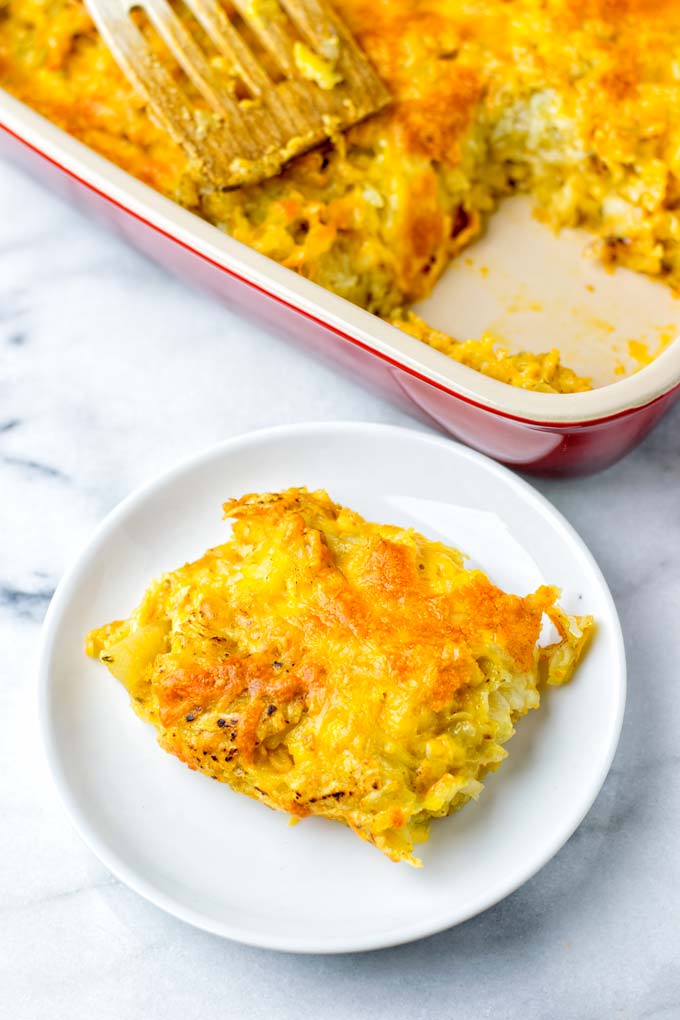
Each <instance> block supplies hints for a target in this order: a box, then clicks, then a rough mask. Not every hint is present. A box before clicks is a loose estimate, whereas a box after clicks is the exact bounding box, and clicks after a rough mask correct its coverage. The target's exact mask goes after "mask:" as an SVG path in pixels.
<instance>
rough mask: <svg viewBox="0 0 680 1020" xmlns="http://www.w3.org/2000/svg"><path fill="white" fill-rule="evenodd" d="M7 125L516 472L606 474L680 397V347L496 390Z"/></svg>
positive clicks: (199, 278)
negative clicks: (607, 368)
mask: <svg viewBox="0 0 680 1020" xmlns="http://www.w3.org/2000/svg"><path fill="white" fill-rule="evenodd" d="M0 128H2V130H0V153H2V154H5V155H8V156H10V157H11V158H12V159H14V160H15V161H17V162H19V163H21V164H22V165H25V166H26V168H27V169H29V170H30V171H31V172H33V173H34V174H36V175H37V176H39V177H40V178H43V179H44V180H45V181H46V183H47V184H48V186H49V188H50V189H52V190H54V191H57V192H59V193H61V194H62V195H64V196H65V197H66V198H68V199H69V200H72V201H73V202H74V203H75V204H77V205H79V206H81V207H82V208H83V209H86V210H87V211H91V212H92V213H94V214H96V215H97V216H98V217H99V218H101V219H104V220H105V221H106V222H108V223H109V224H110V225H111V226H112V227H113V228H114V229H115V230H116V231H117V232H118V233H120V234H122V235H123V236H124V237H126V238H127V239H129V240H130V242H131V243H132V244H134V245H135V246H136V247H138V248H139V249H141V250H142V251H143V252H145V253H146V254H147V255H149V256H151V257H152V258H153V259H155V260H156V261H158V262H160V263H162V264H163V265H164V266H165V267H167V268H168V269H169V270H171V271H172V272H173V273H175V274H176V275H178V276H180V277H182V279H184V280H191V281H194V282H195V283H197V284H199V285H201V286H202V287H204V288H206V289H208V290H210V291H212V292H213V293H215V294H217V295H218V296H219V297H220V298H221V299H222V300H223V301H224V302H225V303H227V304H228V305H229V306H230V307H232V308H236V309H239V310H242V311H243V312H244V313H245V314H248V315H250V316H251V317H255V318H257V319H259V320H261V321H264V322H265V323H269V324H270V325H271V326H272V327H273V328H275V329H276V330H277V331H279V332H281V333H284V334H286V335H288V336H290V337H293V338H295V339H296V340H298V341H300V342H301V343H303V344H305V345H307V346H308V347H309V348H311V349H312V350H314V351H315V352H316V353H318V354H320V355H322V356H327V357H328V358H331V359H333V360H334V361H336V362H338V363H339V364H340V365H341V366H342V367H343V368H344V369H345V370H346V371H347V372H349V374H350V375H351V376H352V377H353V378H355V379H356V380H357V381H358V382H360V383H363V384H367V385H371V386H373V387H375V388H377V389H378V390H379V391H380V392H381V393H383V394H385V395H387V396H388V397H389V398H391V399H392V400H396V401H398V402H399V403H400V404H401V405H402V406H406V407H407V408H408V409H410V410H411V411H412V412H413V413H415V414H417V415H418V416H419V417H424V418H425V419H427V420H429V421H430V422H432V423H435V424H436V425H438V426H439V427H440V428H442V429H444V430H445V431H446V432H448V433H449V434H450V435H452V436H455V437H456V438H457V439H459V440H462V441H463V442H465V443H467V444H469V445H470V446H473V447H475V448H476V449H478V450H481V451H483V452H484V453H487V454H489V455H490V456H492V457H495V458H496V459H498V460H500V461H503V462H504V463H506V464H509V465H511V466H513V467H515V468H518V469H521V470H524V471H531V472H536V473H543V474H554V475H569V474H584V473H587V472H592V471H597V470H599V469H601V468H604V467H606V466H607V465H609V464H612V463H613V462H614V461H616V460H617V459H618V458H619V457H621V456H623V454H625V453H626V452H627V451H628V450H630V449H631V448H632V447H633V446H635V445H636V444H637V443H638V442H639V441H640V440H641V439H642V438H643V436H645V435H646V434H647V433H648V432H649V430H650V429H651V428H652V427H653V425H654V424H655V423H656V422H657V421H658V420H659V418H660V417H661V416H662V415H663V414H664V413H665V412H666V411H667V410H668V409H669V408H670V407H671V405H672V404H673V403H674V401H675V400H676V399H677V398H678V397H680V342H678V341H674V342H673V343H671V344H670V346H668V347H667V349H666V350H665V351H664V352H663V353H662V354H660V355H659V357H657V358H656V359H655V360H653V361H652V362H651V364H649V365H647V366H646V367H644V368H643V369H642V370H641V371H639V372H637V373H635V374H633V375H630V376H628V377H626V378H623V379H621V380H620V381H618V382H614V383H611V384H609V385H605V386H602V387H600V388H598V389H594V390H591V391H588V392H584V393H574V394H548V393H535V392H528V391H525V390H520V389H516V388H514V387H511V386H508V385H506V384H504V383H500V382H497V381H496V380H494V379H490V378H488V377H486V376H483V375H481V374H480V373H478V372H475V371H473V370H471V369H469V368H467V367H465V366H463V365H460V364H457V363H456V362H454V361H452V360H451V359H450V358H447V357H446V356H445V355H443V354H441V353H439V352H438V351H435V350H433V349H432V348H430V347H428V346H427V345H426V344H424V343H422V342H420V341H418V340H416V339H414V338H412V337H410V336H408V335H407V334H405V333H403V332H402V331H401V330H399V329H396V328H395V327H394V326H391V325H389V324H387V323H386V322H383V321H382V320H380V319H378V318H377V317H376V316H374V315H372V314H370V313H369V312H366V311H364V310H363V309H361V308H358V307H356V306H354V305H352V304H351V303H350V302H348V301H346V300H344V299H343V298H340V297H338V296H337V295H335V294H331V293H330V292H328V291H326V290H324V289H323V288H321V287H319V286H317V285H316V284H314V283H311V282H310V281H309V280H305V279H303V278H301V277H300V276H298V275H297V274H295V273H294V272H292V271H291V270H289V269H285V268H284V267H282V266H280V265H278V264H277V263H275V262H273V261H272V260H270V259H268V258H266V257H264V256H262V255H260V254H259V253H257V252H255V251H253V250H252V249H250V248H248V247H246V246H244V245H243V244H240V243H239V242H237V241H235V240H234V239H233V238H231V237H229V236H227V235H225V234H224V233H222V232H221V231H219V230H218V229H217V228H216V227H213V226H211V225H210V224H208V223H205V222H204V221H203V220H201V219H200V218H199V217H197V216H195V215H193V214H192V213H190V212H188V211H186V210H185V209H182V208H181V207H179V206H178V205H176V204H175V203H173V202H171V201H170V200H168V199H166V198H164V197H163V196H161V195H159V194H157V193H156V192H154V191H153V190H152V189H150V188H149V187H147V186H146V185H144V184H142V183H140V182H139V181H137V180H135V179H134V178H133V177H131V176H130V175H129V174H127V173H125V172H124V171H122V170H120V169H119V168H118V167H116V166H114V165H113V164H111V163H109V162H108V161H107V160H105V159H103V158H102V157H101V156H99V155H97V154H96V153H94V152H93V151H91V150H90V149H88V148H87V147H85V146H84V145H82V144H81V143H80V142H78V141H76V140H75V139H73V138H71V137H70V136H68V135H67V134H65V133H64V132H63V131H62V130H60V129H59V128H57V127H55V126H54V125H52V124H50V123H49V122H48V121H46V120H45V119H44V118H43V117H41V116H39V115H38V114H36V113H35V112H34V111H32V110H30V109H29V108H28V107H26V106H25V105H24V104H22V103H20V102H18V101H17V100H15V99H14V98H12V97H11V96H9V95H7V94H6V93H5V92H3V91H2V90H0Z"/></svg>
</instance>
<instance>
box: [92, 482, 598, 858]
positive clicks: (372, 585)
mask: <svg viewBox="0 0 680 1020" xmlns="http://www.w3.org/2000/svg"><path fill="white" fill-rule="evenodd" d="M225 509H226V516H227V517H228V518H230V519H231V520H233V521H234V528H233V535H232V538H231V540H230V541H229V542H227V543H226V544H225V545H223V546H220V547H218V548H216V549H213V550H210V551H209V552H207V553H206V554H205V556H204V557H202V559H200V560H198V561H196V562H195V563H192V564H188V565H186V566H185V567H182V568H180V569H179V570H176V571H174V572H173V573H171V574H167V575H165V576H164V577H163V578H161V579H160V580H159V581H158V582H156V583H154V584H153V585H152V586H151V587H150V588H149V590H148V591H147V593H146V595H145V597H144V600H143V601H142V603H141V605H140V607H139V608H138V609H137V610H136V611H135V612H134V613H133V615H132V617H131V618H130V619H129V620H127V621H122V622H119V623H114V624H110V625H108V626H107V627H104V628H101V629H99V630H98V631H94V632H93V633H92V634H91V635H90V637H89V639H88V651H89V652H90V654H92V655H95V656H98V657H99V658H100V659H101V660H102V661H103V662H105V663H106V664H107V665H108V666H109V669H110V670H111V672H112V673H114V675H115V676H117V677H118V678H119V679H120V680H122V682H123V683H124V684H125V685H126V687H127V688H128V690H129V692H130V694H131V696H132V700H133V706H134V707H135V709H136V710H137V711H138V712H139V714H140V715H141V716H142V717H143V718H145V719H148V720H149V721H151V722H152V723H153V724H154V726H155V727H156V729H157V731H158V734H159V740H160V743H161V745H162V746H163V747H164V748H165V749H166V750H167V751H169V752H171V753H172V754H175V755H177V757H179V758H180V759H181V760H182V761H184V762H186V763H187V764H188V765H189V767H190V768H193V769H199V770H200V771H202V772H204V773H207V774H208V775H210V776H212V777H214V778H216V779H219V780H222V781H224V782H227V783H229V784H230V785H231V786H232V787H233V788H234V789H236V790H239V791H241V792H244V793H247V794H249V795H250V796H253V797H256V798H257V799H259V800H262V801H263V802H264V803H266V804H268V805H269V806H270V807H274V808H279V809H282V810H284V811H288V812H290V813H291V814H292V815H294V816H297V817H304V816H305V815H308V814H310V813H312V814H320V815H324V816H326V817H328V818H332V819H335V820H338V821H342V822H344V823H345V824H347V825H349V826H350V827H351V828H352V829H353V830H354V831H355V832H356V833H357V834H358V835H359V836H361V837H362V838H363V839H366V840H369V841H370V842H372V843H374V844H375V845H376V846H378V847H379V848H380V849H382V850H383V851H384V852H385V853H386V854H388V856H390V857H392V858H393V859H394V860H409V861H411V862H412V863H413V862H414V861H415V859H414V858H413V857H412V848H413V843H414V841H417V840H422V839H424V838H426V837H427V830H428V824H429V819H430V817H432V816H433V815H439V814H447V813H448V812H449V811H452V810H455V809H456V808H458V807H460V806H462V804H464V803H465V802H466V801H467V800H468V799H469V798H470V797H476V796H477V795H478V794H479V792H480V790H481V779H482V777H483V775H484V773H485V772H486V771H488V770H489V769H494V768H496V767H497V766H498V764H499V763H500V761H501V760H502V758H503V757H504V755H505V752H504V751H503V749H502V744H503V743H504V742H505V741H506V740H507V739H509V737H510V736H511V735H512V732H513V723H514V720H515V719H516V718H517V717H518V716H519V715H521V714H523V713H524V712H525V711H527V710H528V709H529V708H532V707H536V706H537V705H538V700H539V697H538V691H537V687H538V684H539V682H540V680H541V678H542V677H544V678H545V679H547V680H548V682H551V683H563V682H565V681H566V680H567V679H569V677H570V675H571V673H572V671H573V669H574V667H575V665H576V662H577V660H578V657H579V655H580V653H581V650H582V648H583V645H584V643H585V641H586V639H587V636H588V632H589V630H590V627H591V625H592V621H591V620H590V619H589V618H584V619H576V618H570V617H567V616H565V614H564V613H562V612H561V610H559V609H558V608H557V606H556V605H555V601H556V597H557V594H558V593H557V591H556V590H555V589H554V588H547V587H544V588H539V589H538V591H537V592H535V593H534V594H533V595H530V596H528V597H527V598H519V597H517V596H515V595H510V594H507V593H505V592H503V591H501V590H500V589H499V588H497V587H495V586H494V585H493V584H492V583H491V582H490V581H489V579H488V578H487V577H486V576H485V575H484V574H482V573H481V572H480V571H473V570H466V569H465V568H464V566H463V562H462V557H461V555H460V554H459V553H458V552H457V551H456V550H454V549H450V548H447V547H445V546H443V545H441V544H440V543H437V542H430V541H428V540H427V539H425V538H423V537H422V536H421V535H419V534H417V533H415V532H413V531H408V530H404V529H401V528H396V527H390V526H387V525H378V524H370V523H368V522H366V521H364V520H363V519H362V518H361V517H360V516H359V515H358V514H355V513H353V512H352V511H350V510H347V509H346V508H343V507H341V506H338V505H337V504H334V503H333V502H332V501H331V500H330V499H329V497H328V496H327V495H326V493H324V492H317V493H308V492H307V491H306V490H304V489H291V490H288V491H287V492H283V493H278V494H269V495H252V496H245V497H243V498H241V499H239V500H231V501H230V502H229V503H227V504H226V506H225ZM544 615H545V616H547V617H548V618H549V619H551V620H552V621H553V623H554V624H555V625H556V627H557V628H558V631H559V639H558V641H557V642H556V643H555V644H554V645H552V646H550V647H548V648H540V647H539V645H538V639H539V635H540V632H541V627H542V623H543V619H544Z"/></svg>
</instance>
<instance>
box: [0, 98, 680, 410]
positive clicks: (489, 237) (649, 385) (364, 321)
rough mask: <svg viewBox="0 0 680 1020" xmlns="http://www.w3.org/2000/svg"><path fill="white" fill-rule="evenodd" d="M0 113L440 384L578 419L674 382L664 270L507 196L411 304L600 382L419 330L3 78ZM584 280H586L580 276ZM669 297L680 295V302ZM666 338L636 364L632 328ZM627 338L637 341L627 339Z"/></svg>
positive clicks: (147, 216)
mask: <svg viewBox="0 0 680 1020" xmlns="http://www.w3.org/2000/svg"><path fill="white" fill-rule="evenodd" d="M0 124H2V125H4V126H5V127H7V128H8V129H9V130H10V131H12V132H14V133H15V134H16V135H18V136H19V137H20V138H22V139H24V140H25V141H26V142H28V144H29V145H31V146H33V147H34V148H35V149H37V150H39V151H40V152H41V153H43V154H44V155H46V156H48V157H49V158H50V159H52V160H54V161H55V162H56V163H57V164H59V165H60V166H61V167H63V168H64V169H66V170H68V171H69V172H70V173H72V174H73V175H74V176H76V177H77V178H79V179H80V180H82V181H83V182H85V183H87V184H89V185H91V186H92V187H94V188H96V189H97V190H98V191H100V192H102V193H103V194H105V195H107V196H109V197H110V198H112V199H113V200H114V201H115V202H117V203H119V204H120V205H122V206H124V207H125V208H126V209H128V210H129V211H130V212H132V213H133V214H135V215H136V216H139V217H141V218H143V219H144V220H146V221H147V222H149V223H151V224H152V225H153V226H155V227H157V228H159V229H160V230H162V231H164V232H165V233H167V234H170V235H171V236H173V237H175V238H176V239H177V240H179V241H180V242H182V243H183V244H185V245H187V246H188V247H190V248H192V249H194V250H195V251H197V252H198V253H200V254H201V255H203V256H205V257H207V258H208V259H210V260H212V261H214V262H216V263H218V264H220V265H222V266H224V267H225V268H226V269H229V270H231V271H232V272H234V273H236V274H238V275H239V276H241V277H243V278H246V279H248V280H250V281H252V282H253V283H255V284H257V285H258V286H259V287H261V288H263V289H264V290H266V291H268V292H269V293H271V294H272V295H275V296H276V297H278V298H280V299H281V300H283V301H285V302H286V303H288V304H290V305H294V306H295V307H297V308H299V309H300V310H302V311H303V312H305V313H306V314H308V315H311V316H313V317H315V318H317V319H320V320H322V321H323V322H325V323H327V324H328V325H329V326H331V327H332V328H334V329H337V330H339V331H340V332H342V333H346V334H348V335H350V336H352V337H354V338H355V339H357V340H359V341H361V342H362V343H363V344H365V345H366V346H367V347H369V348H371V349H373V350H375V351H376V352H377V353H379V354H382V355H384V356H387V357H389V358H391V359H393V360H395V361H398V362H399V363H401V364H403V365H404V366H405V367H407V368H409V369H411V370H413V371H415V372H417V373H419V374H420V375H423V376H426V377H427V378H429V379H431V380H433V381H434V382H435V383H437V384H439V385H440V386H443V387H445V388H447V389H450V390H453V391H455V392H457V393H460V394H461V395H462V396H464V397H467V398H468V399H471V400H474V401H475V402H477V403H480V404H483V405H487V406H489V407H492V408H494V409H497V410H499V411H501V412H503V413H505V414H509V415H513V416H516V417H519V418H524V419H530V420H536V421H539V422H545V423H549V422H562V423H568V422H583V421H588V420H591V419H598V418H603V417H607V416H610V415H615V414H619V413H621V412H622V411H625V410H627V409H630V408H633V407H638V406H641V405H643V404H646V403H649V402H650V401H651V400H653V399H654V398H656V397H658V396H660V395H661V394H663V393H665V392H666V391H668V390H669V389H671V388H672V387H673V386H674V385H676V384H677V383H679V382H680V342H678V341H677V340H674V341H673V342H669V343H667V341H668V339H669V337H670V336H673V335H674V330H675V329H676V327H678V326H679V325H680V302H678V301H677V300H676V299H674V298H673V297H672V296H671V295H670V293H669V292H668V290H667V288H665V287H664V286H663V285H662V284H658V283H654V282H652V281H650V280H647V279H645V278H643V277H639V276H637V275H636V274H633V273H629V272H626V271H624V270H617V271H616V273H607V271H606V270H605V269H604V268H603V267H602V266H600V265H598V264H597V263H595V262H594V261H592V260H591V259H588V257H587V255H586V254H584V249H585V248H586V247H587V245H588V242H589V241H590V240H591V238H590V236H589V235H587V234H584V233H582V232H579V231H564V232H563V233H562V235H560V237H559V238H556V237H554V236H553V235H552V234H551V232H550V231H549V230H548V229H547V228H546V227H544V226H542V225H541V224H539V223H537V222H536V221H534V220H533V218H532V217H531V215H530V205H529V202H528V200H524V199H519V200H513V201H510V202H506V203H505V204H504V206H503V207H502V208H501V210H500V211H499V212H498V213H497V214H496V216H495V217H494V218H493V220H492V222H491V224H490V227H489V230H488V231H487V234H486V235H485V237H484V238H482V239H481V240H480V241H479V242H478V243H477V244H476V245H475V246H474V247H472V248H470V249H469V251H468V252H466V253H464V254H463V255H462V256H460V257H459V259H458V260H457V261H456V263H454V264H453V265H452V266H451V267H450V269H449V270H448V271H447V273H446V274H445V276H444V278H443V279H442V280H441V281H440V282H439V283H438V285H437V287H436V289H435V292H434V293H433V294H432V296H431V297H430V298H428V300H427V301H424V302H422V304H421V305H419V307H418V311H419V312H420V313H421V314H423V315H424V316H425V317H426V318H427V319H428V321H429V322H430V323H431V324H432V325H434V326H437V327H439V328H441V329H444V330H446V331H447V332H450V333H452V334H453V335H456V336H458V337H459V338H467V337H469V336H478V335H479V333H480V332H481V331H482V330H483V329H490V330H492V331H493V332H494V334H495V335H497V336H498V338H499V339H501V340H504V341H506V342H507V346H509V347H510V348H511V349H513V350H517V349H521V348H523V349H530V350H535V351H539V350H541V351H544V350H546V349H549V348H550V347H559V348H560V350H561V351H562V353H563V357H564V360H565V362H566V363H567V364H569V365H570V366H571V367H573V368H574V369H576V370H577V371H580V372H583V373H584V374H586V375H590V376H592V378H593V381H594V382H595V383H604V385H601V386H600V388H598V389H595V390H592V391H588V392H585V393H574V394H569V395H562V394H560V395H557V394H547V393H533V392H528V391H525V390H520V389H516V388H515V387H511V386H507V385H505V384H504V383H500V382H497V381H496V380H494V379H490V378H488V377H486V376H483V375H481V374H480V373H478V372H475V371H473V370H471V369H468V368H466V367H465V366H464V365H459V364H457V363H456V362H454V361H453V360H451V359H450V358H447V357H446V356H445V355H443V354H440V353H439V352H438V351H435V350H433V349H432V348H430V347H428V346H427V345H426V344H423V343H422V342H420V341H419V340H415V339H414V338H412V337H410V336H408V335H407V334H405V333H403V332H402V331H401V330H398V329H396V328H395V327H393V326H390V325H388V324H387V323H385V322H383V321H381V320H380V319H378V318H377V317H376V316H374V315H371V314H370V313H369V312H366V311H364V310H363V309H362V308H358V307H356V306H355V305H352V304H351V303H350V302H348V301H346V300H345V299H344V298H340V297H338V296H337V295H335V294H332V293H330V292H329V291H326V290H324V289H322V288H321V287H319V286H317V285H316V284H314V283H311V282H310V281H309V280H305V279H303V278H302V277H300V276H298V275H297V274H296V273H294V272H292V271H291V270H289V269H285V268H284V267H283V266H280V265H278V264H277V263H275V262H273V261H272V260H271V259H268V258H266V257H264V256H263V255H260V254H259V253H258V252H256V251H253V250H252V249H250V248H248V247H246V246H245V245H243V244H240V243H239V242H238V241H235V240H234V239H233V238H231V237H229V236H228V235H226V234H224V233H222V232H221V231H219V230H218V229H217V228H216V227H213V226H211V225H210V224H208V223H205V222H204V221H203V220H201V219H199V218H198V217H197V216H195V215H193V214H192V213H190V212H188V211H187V210H185V209H182V208H181V207H180V206H178V205H176V204H175V203H174V202H171V201H170V200H169V199H166V198H164V197H163V196H162V195H159V194H157V193H156V192H155V191H153V190H152V189H151V188H149V187H148V186H146V185H145V184H142V183H141V182H140V181H137V180H136V179H135V178H133V177H131V176H130V175H129V174H128V173H126V172H124V171H123V170H120V169H119V168H118V167H116V166H114V165H113V164H112V163H110V162H109V161H108V160H105V159H104V158H103V157H101V156H99V155H97V153H95V152H93V151H92V150H91V149H88V148H87V147H86V146H84V145H82V144H81V143H80V142H78V141H76V140H75V139H73V138H71V137H70V136H69V135H67V134H66V133H65V132H63V131H62V130H61V129H59V128H57V127H55V126H54V125H53V124H51V123H49V121H47V120H45V118H43V117H41V116H40V115H39V114H37V113H35V112H34V111H32V110H30V109H29V108H28V107H26V106H25V105H24V104H23V103H20V102H18V101H17V100H15V99H14V98H13V97H11V96H9V95H8V94H7V93H5V92H3V91H2V90H0ZM588 288H592V289H588ZM676 305H677V307H676ZM631 340H632V341H634V342H637V343H641V344H645V345H646V346H647V348H648V349H649V350H650V352H654V351H655V350H656V349H658V348H659V347H660V346H663V344H665V343H667V346H666V349H665V350H664V351H663V352H662V353H661V354H659V356H658V357H657V358H656V359H655V360H654V361H652V363H651V364H649V365H647V366H646V367H644V368H642V369H641V370H640V371H638V372H636V373H635V374H632V375H629V376H627V377H621V378H620V381H616V382H613V381H612V380H614V379H617V378H619V377H618V376H617V371H618V372H621V371H624V372H627V371H630V370H631V368H632V367H633V366H634V363H635V358H631V355H630V350H629V343H630V341H631ZM633 349H634V350H635V348H633Z"/></svg>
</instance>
